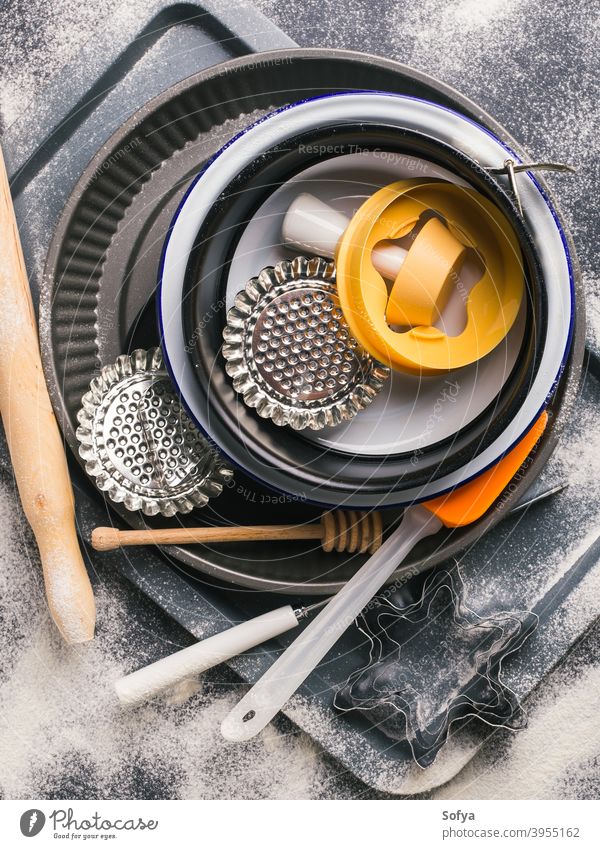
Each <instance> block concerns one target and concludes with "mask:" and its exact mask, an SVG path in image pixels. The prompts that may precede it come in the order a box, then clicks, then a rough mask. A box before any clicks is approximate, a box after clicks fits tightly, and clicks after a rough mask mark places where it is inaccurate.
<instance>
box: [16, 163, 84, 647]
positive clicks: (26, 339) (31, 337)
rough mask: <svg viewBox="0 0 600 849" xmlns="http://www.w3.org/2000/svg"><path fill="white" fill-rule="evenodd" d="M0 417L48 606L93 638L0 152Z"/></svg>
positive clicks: (70, 638) (67, 632)
mask: <svg viewBox="0 0 600 849" xmlns="http://www.w3.org/2000/svg"><path fill="white" fill-rule="evenodd" d="M0 413H1V414H2V422H3V424H4V430H5V432H6V439H7V442H8V447H9V450H10V456H11V460H12V464H13V468H14V473H15V478H16V482H17V486H18V489H19V496H20V498H21V504H22V505H23V510H24V511H25V515H26V517H27V520H28V522H29V524H30V525H31V528H32V530H33V533H34V535H35V538H36V541H37V544H38V548H39V551H40V557H41V561H42V567H43V571H44V581H45V584H46V596H47V599H48V606H49V608H50V613H51V615H52V618H53V619H54V622H55V623H56V625H57V627H58V629H59V631H60V632H61V634H62V635H63V637H64V638H65V640H66V641H67V642H69V643H80V642H84V641H86V640H90V639H92V637H93V636H94V625H95V620H96V610H95V605H94V596H93V593H92V587H91V584H90V580H89V577H88V574H87V571H86V569H85V566H84V563H83V560H82V557H81V551H80V549H79V544H78V541H77V535H76V531H75V513H74V502H73V490H72V488H71V481H70V478H69V472H68V468H67V461H66V458H65V454H64V450H63V444H62V438H61V435H60V432H59V429H58V425H57V423H56V419H55V418H54V412H53V410H52V405H51V403H50V398H49V397H48V390H47V388H46V383H45V381H44V375H43V372H42V363H41V357H40V348H39V341H38V336H37V328H36V322H35V314H34V310H33V304H32V300H31V292H30V289H29V283H28V280H27V272H26V269H25V262H24V259H23V251H22V248H21V242H20V239H19V233H18V229H17V222H16V219H15V213H14V209H13V204H12V198H11V194H10V188H9V184H8V176H7V173H6V167H5V164H4V157H3V155H2V151H1V150H0Z"/></svg>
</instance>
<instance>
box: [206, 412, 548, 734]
mask: <svg viewBox="0 0 600 849" xmlns="http://www.w3.org/2000/svg"><path fill="white" fill-rule="evenodd" d="M547 421H548V416H547V414H546V413H543V414H542V415H541V416H540V418H539V419H538V420H537V422H536V423H535V425H534V426H533V427H532V428H531V430H530V431H529V432H528V433H527V434H526V435H525V436H524V437H523V439H522V440H521V441H520V442H519V443H518V444H517V445H516V446H515V447H514V448H513V449H512V451H510V452H509V453H508V454H507V455H506V456H505V457H503V459H502V460H500V461H499V462H498V463H497V464H496V465H495V466H493V467H492V468H491V469H489V470H488V471H487V472H484V473H483V474H482V475H480V476H479V477H477V478H475V479H474V480H472V481H469V483H466V484H463V486H461V487H458V488H457V489H455V490H454V491H453V492H450V493H448V494H446V495H442V496H440V497H439V498H434V499H432V500H430V501H427V502H424V503H423V504H418V505H416V506H414V507H409V508H408V509H407V510H406V511H405V513H404V517H403V519H402V522H401V524H400V525H399V527H398V528H397V529H396V530H395V531H394V533H393V534H392V535H391V536H390V537H388V539H387V540H386V541H385V543H384V544H383V545H382V546H381V548H380V549H379V551H377V552H376V553H375V554H374V555H373V556H372V557H370V558H369V560H367V562H366V563H365V564H364V566H362V567H361V568H360V569H359V570H358V572H357V573H356V574H355V575H353V577H352V578H351V579H350V580H349V581H348V583H347V584H345V585H344V587H343V588H342V589H341V590H340V591H339V593H338V594H337V595H336V596H334V598H333V599H332V600H331V601H330V602H329V604H328V605H327V607H325V608H324V609H323V610H322V611H321V613H319V615H318V616H317V617H316V618H315V619H313V621H312V622H311V623H310V624H309V625H308V626H307V628H306V629H305V630H304V631H303V632H302V633H301V634H300V636H299V637H297V638H296V640H294V642H293V643H292V644H291V645H290V646H289V647H288V648H287V649H286V650H285V651H284V652H283V654H282V655H281V656H280V657H279V658H278V659H277V660H276V661H275V663H274V664H273V665H272V666H271V668H270V669H269V670H268V671H267V672H266V673H265V674H264V675H263V676H262V678H260V679H259V681H257V683H256V684H255V685H254V687H252V689H251V690H250V691H249V692H248V693H247V694H246V695H245V696H244V698H243V699H242V700H241V701H240V702H239V703H238V704H237V705H236V707H235V708H234V709H233V710H232V711H231V712H230V713H229V715H228V716H227V717H226V718H225V719H224V720H223V724H222V725H221V731H222V733H223V736H224V737H225V738H226V739H227V740H231V741H234V742H243V741H245V740H250V739H251V738H252V737H254V736H255V735H256V734H258V732H259V731H261V730H262V729H263V728H264V727H265V726H266V725H267V723H269V722H270V721H271V719H273V717H274V716H275V714H277V712H278V711H279V710H281V708H282V707H283V706H284V704H285V703H286V702H287V700H288V699H289V698H290V696H291V695H293V693H295V692H296V690H297V689H298V687H299V686H300V685H301V684H302V682H303V681H304V679H305V678H306V677H307V676H308V675H309V674H310V673H311V672H312V671H313V669H315V667H316V666H317V665H318V664H319V663H320V662H321V660H322V659H323V658H324V656H325V655H326V654H327V652H328V651H329V649H330V648H332V646H334V645H335V643H336V642H337V640H338V637H340V636H341V635H342V633H343V632H344V631H345V630H346V628H348V627H349V626H350V625H351V624H352V622H353V621H354V620H355V618H356V617H357V616H358V614H359V613H360V612H361V610H362V609H363V608H364V607H365V605H367V604H368V603H369V601H370V600H371V599H372V598H373V596H374V595H375V594H376V593H377V592H378V590H379V589H381V587H382V586H383V585H384V584H385V582H386V581H387V580H388V579H389V578H390V577H391V575H392V574H393V573H394V571H395V570H396V569H397V568H398V566H399V564H401V563H402V561H403V560H404V559H405V558H406V556H407V555H408V554H409V552H410V551H411V550H412V548H413V547H414V546H415V545H416V543H417V542H418V541H419V540H420V539H423V538H424V537H427V536H430V535H431V534H434V533H437V531H439V530H440V529H441V528H442V527H443V526H444V525H446V526H447V527H451V528H455V527H459V526H462V525H469V524H471V523H472V522H475V521H476V520H477V519H479V518H480V517H481V516H483V514H484V513H485V512H486V511H487V510H488V509H489V508H490V507H491V506H492V505H493V503H494V501H495V500H496V498H498V497H499V496H500V495H501V493H502V492H503V490H504V489H505V487H506V486H507V484H508V483H509V482H510V481H511V480H512V478H513V477H514V476H515V474H516V473H517V472H518V470H519V469H520V468H521V466H522V465H523V462H524V461H525V460H526V458H527V456H528V454H529V453H530V451H531V450H532V448H534V446H535V444H536V443H537V441H538V440H539V438H540V436H541V435H542V433H543V431H544V428H545V427H546V424H547Z"/></svg>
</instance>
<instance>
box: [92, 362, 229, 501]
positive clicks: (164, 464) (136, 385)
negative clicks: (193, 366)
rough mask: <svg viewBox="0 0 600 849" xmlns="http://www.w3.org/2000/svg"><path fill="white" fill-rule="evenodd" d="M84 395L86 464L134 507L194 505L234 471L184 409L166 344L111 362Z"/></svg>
mask: <svg viewBox="0 0 600 849" xmlns="http://www.w3.org/2000/svg"><path fill="white" fill-rule="evenodd" d="M81 403H82V406H81V409H80V410H79V413H78V415H77V420H78V421H79V427H78V428H77V439H78V440H79V454H80V456H81V457H82V458H83V459H84V460H85V469H86V472H87V473H88V475H90V477H92V478H93V479H94V483H95V484H96V486H97V487H98V489H100V490H101V491H102V492H105V493H106V494H107V495H108V497H109V498H110V499H111V501H114V502H115V503H117V504H123V505H124V506H125V507H126V508H127V509H128V510H132V511H135V510H141V511H142V513H144V514H145V515H147V516H156V515H157V514H159V513H160V514H162V515H163V516H174V515H175V514H176V513H189V512H191V511H192V510H193V509H194V508H195V507H203V506H204V505H205V504H206V503H207V502H208V500H209V499H210V498H214V497H215V496H216V495H219V494H220V493H221V492H222V490H223V486H224V484H226V483H227V481H228V480H229V479H230V478H231V477H232V471H231V469H230V468H229V467H228V466H227V465H226V464H225V463H224V462H223V461H222V460H221V458H220V457H219V455H218V453H217V451H215V449H214V448H212V446H210V445H209V443H208V442H207V441H206V439H205V438H204V437H203V436H202V435H201V434H200V433H199V431H198V430H197V429H196V427H195V426H194V425H193V423H192V422H191V421H190V419H189V417H188V416H187V414H186V413H185V412H184V410H183V409H182V407H181V403H180V401H179V399H178V397H177V395H176V394H175V392H174V391H173V389H172V386H171V381H170V379H169V377H168V375H167V373H166V371H165V368H164V365H163V360H162V354H161V351H160V348H151V349H150V350H148V351H144V350H141V349H140V350H137V351H134V352H133V353H132V354H131V355H130V356H128V355H127V354H124V355H122V356H120V357H119V358H118V359H117V361H116V362H115V363H114V365H109V366H105V367H104V368H103V369H102V371H101V372H100V375H99V376H98V377H95V378H94V379H93V380H92V382H91V384H90V388H89V390H88V391H87V392H86V394H85V395H84V396H83V398H82V402H81Z"/></svg>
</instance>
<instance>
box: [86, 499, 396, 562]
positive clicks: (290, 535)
mask: <svg viewBox="0 0 600 849" xmlns="http://www.w3.org/2000/svg"><path fill="white" fill-rule="evenodd" d="M382 534H383V526H382V522H381V516H380V514H379V513H377V512H372V513H364V512H357V511H355V510H348V511H347V512H346V511H344V510H335V511H334V512H332V513H323V515H322V516H321V519H320V521H319V522H314V523H311V524H308V525H249V526H235V527H224V528H164V529H163V528H159V529H156V528H147V529H146V530H143V531H120V530H119V529H118V528H94V530H93V531H92V546H93V548H95V549H96V551H112V550H113V549H115V548H119V546H122V545H197V544H199V543H210V542H252V541H256V540H282V539H283V540H311V539H314V540H319V541H320V543H321V546H322V548H323V551H333V550H334V549H335V550H336V551H345V552H348V553H350V554H351V553H353V552H356V551H360V552H363V553H364V552H367V551H368V552H369V553H370V554H373V553H374V552H375V551H377V549H378V548H379V547H380V545H381V539H382Z"/></svg>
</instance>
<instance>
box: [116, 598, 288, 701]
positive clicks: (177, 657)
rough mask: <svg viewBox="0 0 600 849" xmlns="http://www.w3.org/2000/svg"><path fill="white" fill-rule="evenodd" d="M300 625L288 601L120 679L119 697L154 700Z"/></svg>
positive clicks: (117, 685)
mask: <svg viewBox="0 0 600 849" xmlns="http://www.w3.org/2000/svg"><path fill="white" fill-rule="evenodd" d="M297 624H298V619H297V617H296V614H295V612H294V609H293V607H291V606H290V605H289V604H287V605H286V606H285V607H280V608H278V609H277V610H271V611H269V613H264V614H263V615H262V616H257V617H256V618H254V619H250V620H248V621H247V622H242V623H241V624H240V625H235V626H234V627H233V628H228V629H227V630H226V631H222V632H221V633H220V634H215V636H214V637H209V638H208V639H206V640H202V641H201V642H199V643H196V644H195V645H193V646H188V648H186V649H182V650H181V651H178V652H175V654H172V655H170V657H165V658H163V659H162V660H157V661H156V663H152V664H150V666H146V667H144V668H143V669H138V670H137V672H132V673H131V675H126V676H125V677H124V678H120V679H119V680H118V681H116V682H115V689H116V691H117V695H118V697H119V700H120V701H121V703H122V704H124V705H134V704H137V703H138V702H141V701H143V700H145V699H151V698H153V697H154V696H156V695H158V693H161V692H162V691H163V690H166V689H167V688H168V687H172V686H173V685H174V684H177V683H179V682H180V681H183V680H185V679H186V678H191V677H192V676H194V675H199V674H200V673H201V672H205V671H206V670H207V669H210V668H211V667H213V666H217V664H219V663H223V661H225V660H228V659H229V658H230V657H236V656H237V655H238V654H241V653H242V652H244V651H247V650H248V649H251V648H254V647H255V646H259V645H260V644H261V643H264V642H266V641H267V640H270V639H272V638H273V637H277V636H278V635H279V634H283V633H284V632H285V631H289V630H290V629H291V628H295V627H296V625H297Z"/></svg>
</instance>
